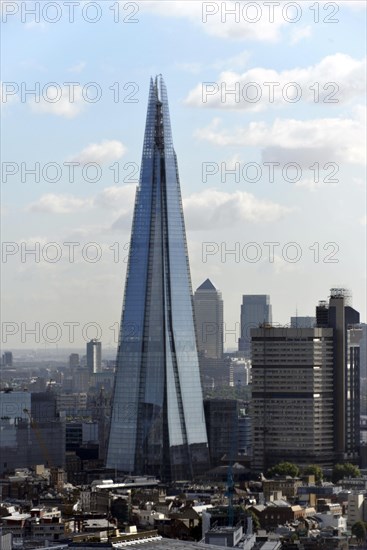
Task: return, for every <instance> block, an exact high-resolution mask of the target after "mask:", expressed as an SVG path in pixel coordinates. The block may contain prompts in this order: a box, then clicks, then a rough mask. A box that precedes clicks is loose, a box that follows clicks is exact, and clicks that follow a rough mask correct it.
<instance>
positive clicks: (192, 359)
mask: <svg viewBox="0 0 367 550" xmlns="http://www.w3.org/2000/svg"><path fill="white" fill-rule="evenodd" d="M208 456H209V455H208V444H207V434H206V426H205V417H204V412H203V396H202V389H201V382H200V373H199V363H198V354H197V346H196V337H195V328H194V314H193V300H192V289H191V280H190V269H189V262H188V254H187V245H186V234H185V225H184V217H183V210H182V201H181V192H180V183H179V176H178V168H177V159H176V153H175V151H174V148H173V143H172V135H171V125H170V117H169V109H168V101H167V92H166V87H165V84H164V82H163V79H162V77H161V76H158V77H156V78H155V79H154V80H152V81H151V84H150V92H149V100H148V112H147V120H146V128H145V137H144V147H143V155H142V164H141V171H140V181H139V187H138V189H137V194H136V200H135V210H134V218H133V225H132V235H131V241H130V253H129V263H128V268H127V276H126V283H125V296H124V306H123V311H122V320H121V329H120V339H119V346H118V353H117V366H116V376H115V387H114V397H113V405H112V415H111V427H110V437H109V445H108V454H107V464H106V465H107V467H108V468H113V469H116V470H118V471H122V472H126V473H131V474H135V475H155V476H157V477H159V478H160V479H163V480H178V479H192V478H193V477H195V476H196V475H200V474H201V473H203V471H205V469H206V468H207V467H208Z"/></svg>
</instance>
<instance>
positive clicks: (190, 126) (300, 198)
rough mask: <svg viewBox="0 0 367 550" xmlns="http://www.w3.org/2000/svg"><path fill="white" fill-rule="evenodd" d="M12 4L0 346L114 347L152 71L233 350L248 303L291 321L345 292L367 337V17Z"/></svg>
mask: <svg viewBox="0 0 367 550" xmlns="http://www.w3.org/2000/svg"><path fill="white" fill-rule="evenodd" d="M1 7H2V39H1V40H2V63H1V66H2V70H1V81H2V86H1V93H2V95H1V106H2V138H3V139H2V191H1V198H2V222H1V224H2V227H1V228H2V258H1V273H2V298H3V299H2V308H1V318H2V340H1V348H2V350H5V349H19V348H28V349H29V348H45V349H46V348H47V349H57V348H58V347H60V348H62V347H76V348H77V347H79V348H80V347H83V346H84V345H85V342H86V341H87V340H89V339H90V338H94V337H97V338H100V339H101V340H102V344H103V347H104V348H105V349H108V350H113V349H114V348H115V347H116V344H117V340H118V325H119V322H120V316H121V308H122V303H123V292H124V283H125V272H126V263H127V257H128V248H129V240H130V229H131V219H132V212H133V206H134V196H135V190H136V186H137V184H138V179H139V169H140V159H141V154H142V143H143V135H144V126H145V116H146V106H147V94H148V88H149V80H150V77H151V76H153V77H154V76H155V75H156V74H162V75H163V77H164V80H165V82H166V85H167V89H168V97H169V104H170V114H171V123H172V131H173V140H174V146H175V150H176V153H177V156H178V165H179V173H180V181H181V191H182V196H183V205H184V214H185V221H186V230H187V240H188V249H189V257H190V267H191V278H192V286H193V290H195V289H196V288H197V287H198V286H199V285H200V284H201V283H202V282H203V281H204V280H205V279H206V278H207V277H209V278H210V279H211V281H212V282H213V284H214V285H215V286H216V288H218V289H219V290H221V292H222V296H223V300H224V320H225V328H224V334H225V348H226V349H233V348H235V347H236V345H237V338H238V337H239V320H240V304H241V301H242V295H243V294H269V295H270V299H271V303H272V306H273V322H274V323H276V324H281V325H285V324H288V323H289V321H290V316H294V315H295V314H296V312H297V314H298V315H300V316H301V315H314V311H315V306H316V305H317V303H318V301H319V300H324V299H327V298H328V296H329V294H330V289H331V288H332V287H346V288H349V289H350V291H351V293H352V296H353V302H352V303H353V307H355V309H357V310H359V311H360V312H361V321H363V322H366V256H365V251H366V157H365V150H366V143H365V135H366V132H365V115H366V104H365V94H366V83H365V74H366V71H365V69H366V60H365V44H366V36H365V28H366V3H365V2H364V1H353V0H348V1H338V2H324V1H320V2H308V1H304V0H303V1H300V2H286V1H283V0H279V1H278V2H266V1H257V2H201V1H197V0H192V1H190V0H185V1H167V0H159V1H156V0H142V1H141V2H122V1H121V2H117V1H109V0H103V1H100V2H89V1H73V2H71V1H66V0H65V1H57V2H55V1H54V2H48V1H47V0H44V1H43V2H33V1H32V2H15V1H12V2H10V1H9V2H8V1H3V2H2V6H1ZM32 251H33V252H32Z"/></svg>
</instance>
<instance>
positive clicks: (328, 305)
mask: <svg viewBox="0 0 367 550" xmlns="http://www.w3.org/2000/svg"><path fill="white" fill-rule="evenodd" d="M350 304H351V297H350V293H349V291H348V290H347V289H345V288H332V289H331V290H330V299H329V302H326V301H321V302H319V305H318V306H317V307H316V320H317V326H318V327H330V328H332V329H333V344H334V345H333V374H334V386H333V396H334V448H335V461H336V462H342V461H348V462H356V463H358V462H359V447H360V345H359V344H360V341H361V339H362V329H361V328H360V327H359V313H358V311H356V310H355V309H353V308H352V307H351V305H350Z"/></svg>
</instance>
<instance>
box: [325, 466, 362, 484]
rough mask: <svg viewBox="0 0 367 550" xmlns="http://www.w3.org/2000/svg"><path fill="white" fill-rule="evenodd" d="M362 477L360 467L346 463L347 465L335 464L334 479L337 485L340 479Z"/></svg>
mask: <svg viewBox="0 0 367 550" xmlns="http://www.w3.org/2000/svg"><path fill="white" fill-rule="evenodd" d="M360 475H361V471H360V469H359V468H358V466H355V465H354V464H351V463H350V462H346V463H345V464H335V466H334V468H333V474H332V479H333V483H337V482H338V481H339V479H343V477H359V476H360Z"/></svg>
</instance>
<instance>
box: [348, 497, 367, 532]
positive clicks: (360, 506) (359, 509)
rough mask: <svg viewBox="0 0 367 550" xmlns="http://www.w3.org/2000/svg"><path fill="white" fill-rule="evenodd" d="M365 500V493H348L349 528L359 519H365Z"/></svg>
mask: <svg viewBox="0 0 367 550" xmlns="http://www.w3.org/2000/svg"><path fill="white" fill-rule="evenodd" d="M364 500H365V496H364V494H363V493H351V494H349V495H348V513H347V518H348V519H347V521H348V529H351V528H352V525H354V524H355V523H356V522H357V521H364V519H363V511H364Z"/></svg>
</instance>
